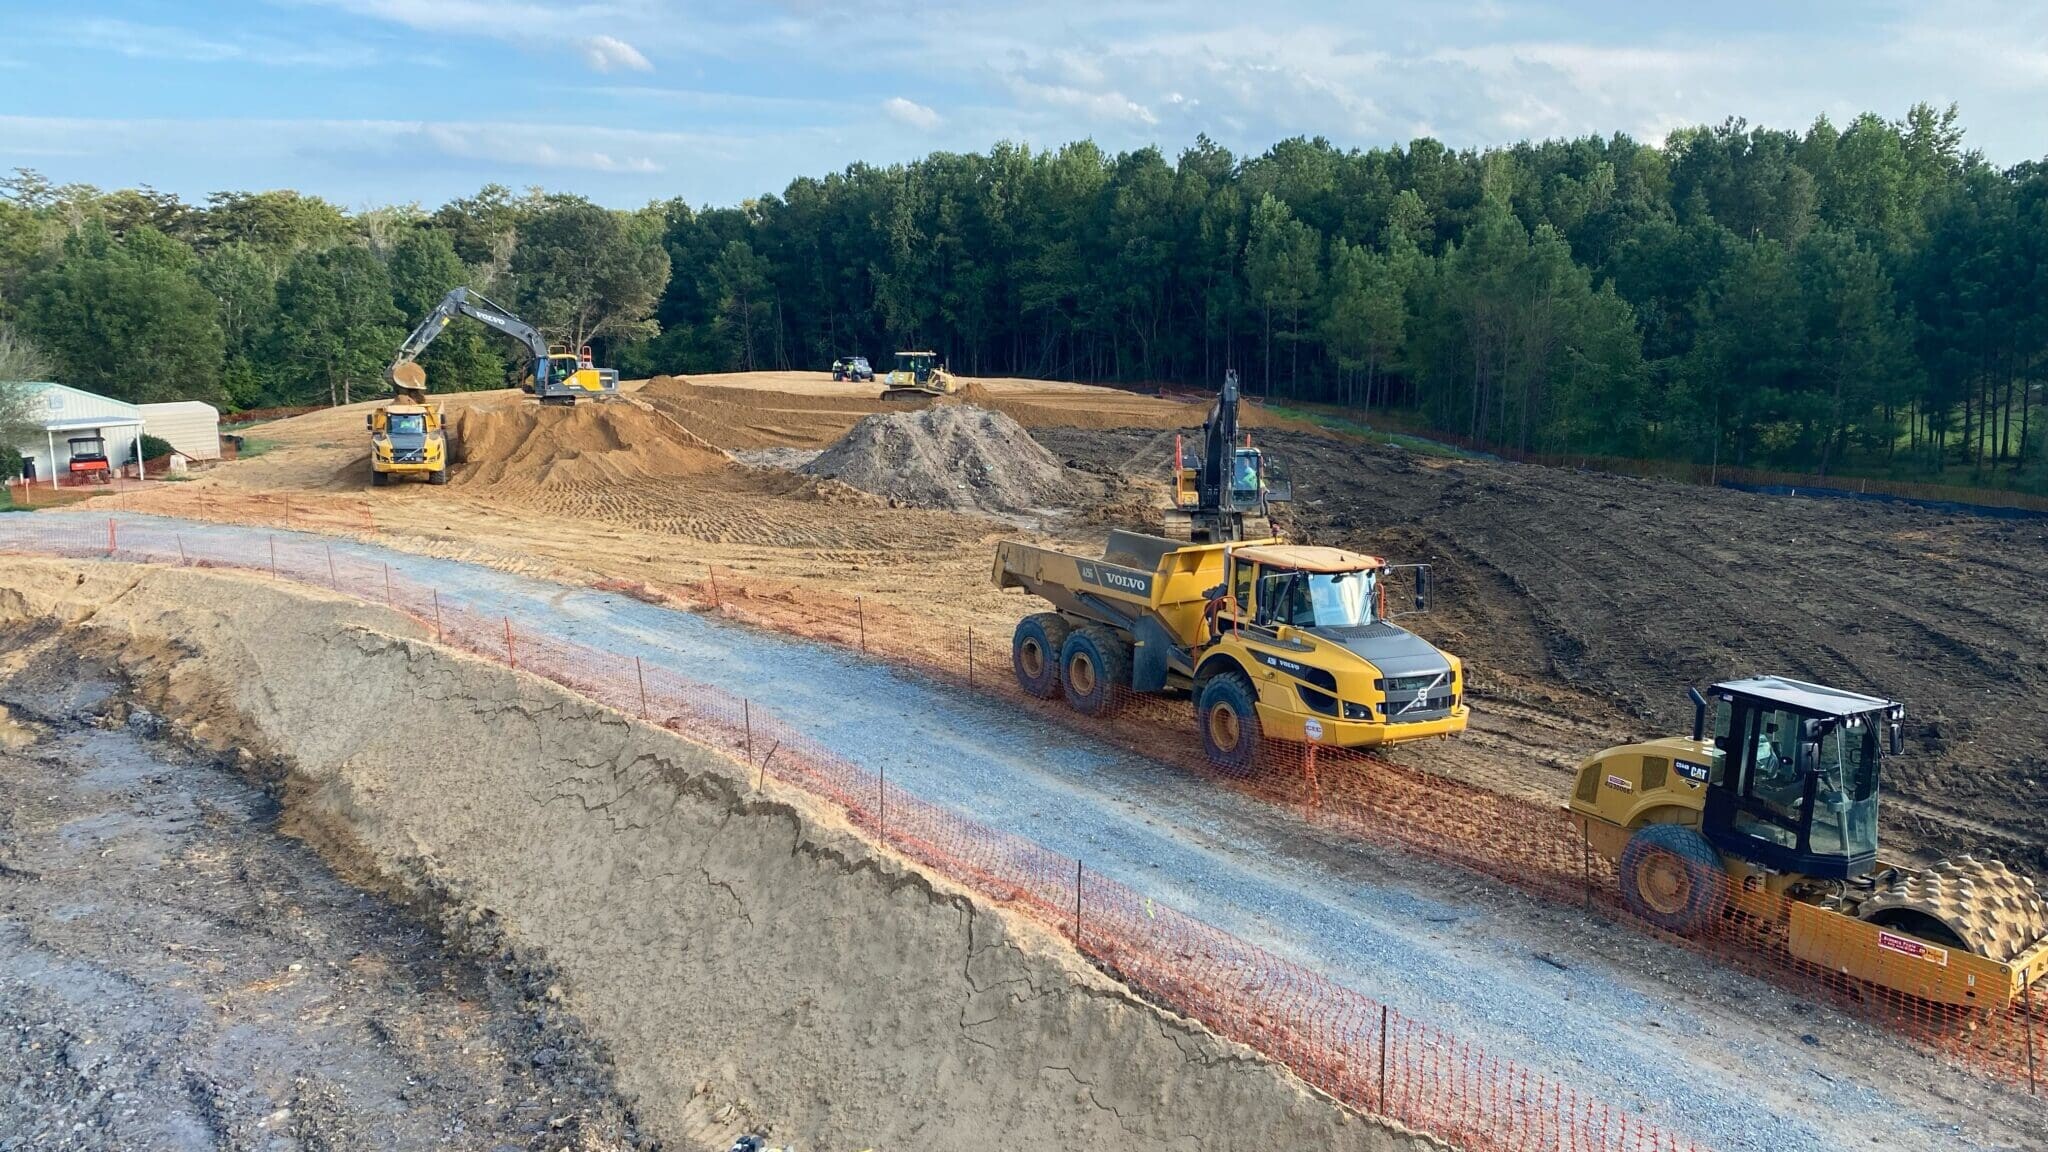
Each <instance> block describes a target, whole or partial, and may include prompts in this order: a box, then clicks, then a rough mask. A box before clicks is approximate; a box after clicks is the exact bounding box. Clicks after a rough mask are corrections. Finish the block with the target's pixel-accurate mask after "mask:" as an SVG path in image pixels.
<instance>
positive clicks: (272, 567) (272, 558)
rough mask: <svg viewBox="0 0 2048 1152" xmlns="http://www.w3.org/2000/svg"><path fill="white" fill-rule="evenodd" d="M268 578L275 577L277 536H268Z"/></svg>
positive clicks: (273, 578)
mask: <svg viewBox="0 0 2048 1152" xmlns="http://www.w3.org/2000/svg"><path fill="white" fill-rule="evenodd" d="M270 578H271V579H272V580H275V579H277V537H275V536H272V537H271V538H270Z"/></svg>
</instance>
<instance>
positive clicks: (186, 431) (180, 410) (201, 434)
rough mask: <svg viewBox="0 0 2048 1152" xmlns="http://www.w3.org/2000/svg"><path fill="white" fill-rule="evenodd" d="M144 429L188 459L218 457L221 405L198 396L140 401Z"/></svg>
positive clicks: (214, 458)
mask: <svg viewBox="0 0 2048 1152" xmlns="http://www.w3.org/2000/svg"><path fill="white" fill-rule="evenodd" d="M137 407H139V408H141V409H142V419H143V420H144V421H145V423H144V425H143V429H142V430H143V431H144V432H147V433H149V434H150V435H151V436H154V437H156V438H157V439H159V440H162V441H164V442H165V443H168V444H169V445H170V446H171V447H173V448H175V449H177V450H178V452H179V453H180V454H182V455H183V456H184V457H185V459H187V460H218V459H220V409H218V408H215V407H214V406H213V405H211V404H207V403H203V402H201V401H198V400H172V401H170V402H168V403H164V404H141V405H137Z"/></svg>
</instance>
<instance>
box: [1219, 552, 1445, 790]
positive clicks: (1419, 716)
mask: <svg viewBox="0 0 2048 1152" xmlns="http://www.w3.org/2000/svg"><path fill="white" fill-rule="evenodd" d="M1392 571H1393V569H1392V567H1391V566H1390V565H1389V564H1388V563H1387V562H1386V561H1385V560H1383V559H1381V558H1379V557H1377V556H1367V555H1364V554H1362V553H1357V552H1349V551H1345V550H1343V549H1339V548H1322V547H1312V546H1306V545H1293V544H1281V543H1253V544H1247V545H1239V546H1235V547H1230V548H1226V549H1225V552H1224V577H1225V586H1224V591H1223V595H1222V599H1221V603H1220V604H1219V605H1218V606H1217V609H1216V611H1215V613H1214V625H1213V627H1214V633H1215V634H1214V637H1213V639H1212V641H1211V643H1210V644H1209V645H1207V646H1206V647H1205V648H1204V650H1203V651H1202V654H1201V659H1200V662H1199V663H1198V664H1197V666H1196V669H1195V677H1194V688H1195V691H1196V698H1197V708H1198V710H1201V711H1202V712H1203V713H1204V714H1205V716H1206V718H1207V719H1208V720H1209V721H1210V722H1214V721H1216V720H1218V719H1219V718H1223V717H1220V714H1219V713H1218V708H1217V701H1214V700H1212V703H1211V706H1210V707H1208V708H1203V707H1202V705H1201V699H1202V697H1203V696H1205V695H1208V696H1217V695H1218V693H1217V692H1212V691H1210V683H1211V681H1214V680H1215V679H1216V678H1217V677H1219V676H1231V675H1236V676H1242V677H1243V678H1244V679H1246V680H1248V681H1249V682H1250V683H1251V684H1252V685H1253V686H1254V687H1255V688H1256V689H1257V692H1256V703H1257V719H1258V721H1259V731H1260V734H1263V735H1265V736H1268V737H1272V738H1276V739H1282V740H1300V741H1304V742H1306V743H1320V744H1334V745H1339V746H1344V747H1359V746H1372V745H1379V744H1387V743H1394V742H1398V741H1402V740H1413V739H1418V738H1421V737H1426V736H1441V735H1448V734H1450V733H1453V732H1460V731H1463V730H1464V727H1465V722H1466V719H1467V717H1468V716H1469V712H1470V710H1469V708H1467V706H1466V705H1465V702H1464V685H1463V669H1462V666H1461V664H1460V663H1459V661H1458V659H1457V658H1456V657H1455V656H1451V655H1450V654H1448V653H1445V652H1442V651H1440V650H1438V649H1437V648H1436V647H1435V646H1434V645H1432V644H1430V643H1429V642H1428V641H1426V640H1424V639H1422V638H1421V637H1420V636H1417V635H1415V634H1414V633H1413V632H1410V631H1408V630H1407V629H1405V628H1402V627H1400V626H1399V625H1397V624H1394V623H1393V622H1392V621H1391V620H1389V619H1388V618H1387V617H1388V611H1387V587H1388V581H1389V577H1390V575H1391V573H1392ZM1416 573H1417V579H1418V581H1419V583H1418V585H1417V589H1416V593H1415V595H1416V605H1415V606H1416V608H1417V609H1418V610H1419V609H1421V608H1423V607H1426V598H1427V577H1426V576H1425V575H1423V570H1422V569H1416ZM1225 703H1228V702H1225ZM1226 711H1227V709H1226ZM1228 735H1229V733H1228V732H1227V731H1217V732H1211V733H1208V734H1207V737H1208V742H1209V743H1210V744H1211V745H1212V747H1213V748H1216V749H1218V750H1225V751H1227V750H1228V745H1227V742H1224V741H1223V738H1224V737H1227V736H1228Z"/></svg>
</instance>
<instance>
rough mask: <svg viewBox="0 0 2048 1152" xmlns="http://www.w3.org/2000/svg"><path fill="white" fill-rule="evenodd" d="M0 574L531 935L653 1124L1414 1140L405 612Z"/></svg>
mask: <svg viewBox="0 0 2048 1152" xmlns="http://www.w3.org/2000/svg"><path fill="white" fill-rule="evenodd" d="M0 571H4V573H5V579H4V581H0V583H4V586H5V589H6V591H4V592H0V624H6V623H7V622H8V621H10V620H11V621H13V622H15V623H16V624H17V625H19V624H20V622H24V621H41V620H51V619H55V620H60V621H64V622H66V623H68V624H70V625H71V626H72V627H70V628H68V629H67V630H65V632H64V634H63V638H62V641H61V642H62V643H63V644H65V645H67V646H69V647H71V648H72V649H75V650H78V651H86V652H91V651H103V652H106V653H109V654H114V653H118V655H119V659H120V661H121V664H122V666H123V669H124V671H125V672H126V673H127V674H128V675H129V676H130V677H131V678H132V680H133V681H134V684H135V691H136V693H137V695H138V696H139V697H140V698H141V699H143V700H145V701H146V702H147V703H148V704H149V705H150V706H151V707H152V708H153V709H154V710H155V711H156V712H158V713H160V714H162V715H164V716H166V717H168V718H170V720H171V721H172V722H173V723H175V724H176V725H177V726H178V727H179V729H180V731H181V732H182V733H183V734H184V736H185V737H186V738H188V739H190V740H192V741H194V742H195V743H198V744H200V745H204V746H212V747H220V748H229V747H236V748H242V749H246V750H247V751H248V752H249V753H250V754H251V755H253V756H255V757H258V758H259V759H262V760H265V761H269V762H274V763H276V764H279V765H282V766H283V770H284V775H283V783H284V788H283V793H284V797H285V808H286V818H287V820H289V821H291V822H292V823H293V825H294V826H295V827H296V828H298V829H300V830H302V831H303V832H304V833H305V834H306V835H307V836H308V838H309V839H311V840H312V841H313V842H314V843H315V844H316V845H317V846H319V847H320V848H321V850H322V851H323V853H325V854H327V855H328V856H329V858H330V859H331V860H334V861H336V862H338V863H339V864H340V865H342V866H343V867H344V868H346V869H349V870H351V873H352V874H354V875H358V876H360V877H362V878H363V879H365V880H366V881H371V882H375V883H379V884H382V885H385V886H388V887H389V888H391V889H392V890H393V891H395V892H397V893H399V894H401V895H404V896H408V897H413V898H417V899H422V900H429V901H432V902H435V903H437V904H439V905H440V906H442V907H444V908H452V909H455V910H457V911H458V912H459V915H452V916H450V917H448V919H449V921H450V922H451V923H453V924H455V925H456V927H457V929H458V931H460V930H463V929H465V928H466V929H467V930H468V931H471V932H479V933H484V934H488V935H489V936H491V937H493V938H502V939H503V940H505V941H507V942H509V944H510V946H512V947H515V948H517V949H520V950H522V952H525V953H530V954H532V955H534V956H537V957H544V958H545V960H546V962H547V963H548V964H549V965H551V966H552V968H553V969H554V970H555V971H557V972H558V973H559V977H558V979H557V980H556V981H555V983H554V985H553V987H552V988H551V989H550V990H549V993H548V994H549V995H550V996H552V997H554V998H556V999H558V1000H559V1002H560V1003H561V1005H562V1006H563V1008H564V1009H566V1010H567V1011H569V1012H572V1013H573V1014H574V1015H575V1016H576V1017H578V1018H579V1019H580V1020H581V1022H582V1023H583V1024H584V1025H585V1026H586V1027H587V1028H588V1029H589V1031H590V1034H591V1035H592V1036H593V1037H595V1038H596V1039H597V1040H599V1041H601V1042H602V1043H603V1045H604V1046H605V1047H606V1048H607V1049H608V1050H609V1053H610V1056H611V1059H612V1062H613V1067H614V1069H615V1075H616V1080H617V1083H618V1086H619V1088H620V1090H621V1091H622V1092H623V1093H624V1094H625V1095H626V1096H627V1097H629V1098H630V1099H632V1100H634V1102H635V1105H636V1111H637V1117H638V1119H639V1121H640V1123H641V1124H642V1125H643V1126H644V1127H645V1128H646V1129H647V1130H648V1131H650V1132H651V1133H653V1134H655V1135H658V1136H660V1137H662V1138H664V1139H667V1140H671V1141H673V1142H675V1143H676V1144H677V1146H681V1147H707V1148H711V1147H715V1148H721V1149H722V1148H723V1147H724V1144H723V1143H721V1141H725V1142H729V1141H730V1139H731V1137H732V1134H733V1133H734V1132H735V1131H738V1130H740V1129H743V1128H747V1127H752V1126H755V1125H760V1126H763V1127H766V1128H769V1129H771V1130H772V1132H773V1134H774V1136H775V1138H776V1140H777V1141H778V1142H780V1141H788V1142H792V1143H796V1144H799V1145H800V1146H803V1147H817V1146H823V1147H848V1148H858V1147H866V1146H873V1147H886V1148H890V1149H920V1148H947V1149H954V1148H960V1149H982V1148H987V1149H996V1148H1004V1149H1010V1148H1018V1149H1035V1148H1043V1149H1048V1150H1051V1149H1060V1150H1066V1149H1075V1148H1097V1147H1101V1148H1109V1147H1114V1148H1117V1149H1120V1150H1122V1149H1150V1148H1159V1149H1166V1148H1169V1147H1171V1148H1175V1149H1182V1148H1186V1147H1189V1146H1194V1147H1201V1148H1211V1149H1228V1148H1259V1149H1265V1148H1270V1147H1275V1146H1278V1147H1316V1148H1356V1149H1396V1148H1400V1149H1411V1148H1412V1149H1420V1148H1423V1147H1428V1146H1429V1145H1428V1143H1427V1142H1426V1141H1423V1140H1421V1139H1419V1138H1416V1137H1412V1136H1404V1135H1399V1134H1396V1133H1393V1132H1391V1131H1389V1130H1387V1129H1385V1128H1383V1127H1380V1126H1378V1125H1375V1124H1372V1123H1369V1122H1367V1121H1365V1120H1363V1119H1361V1118H1359V1117H1357V1116H1355V1115H1352V1114H1350V1113H1348V1112H1346V1111H1344V1110H1343V1109H1341V1108H1340V1107H1338V1106H1336V1105H1335V1104H1333V1103H1331V1102H1330V1101H1328V1100H1327V1099H1325V1098H1323V1097H1321V1096H1320V1095H1318V1094H1315V1093H1313V1092H1311V1091H1309V1090H1307V1089H1306V1088H1304V1087H1303V1086H1302V1085H1300V1084H1299V1082H1298V1081H1296V1080H1294V1079H1293V1078H1292V1077H1291V1076H1290V1075H1288V1074H1287V1073H1286V1072H1285V1071H1284V1070H1283V1069H1280V1068H1279V1067H1277V1066H1276V1065H1274V1064H1272V1063H1271V1062H1269V1061H1266V1060H1264V1059H1262V1058H1260V1057H1258V1056H1257V1055H1256V1054H1254V1053H1251V1052H1250V1051H1248V1050H1246V1049H1244V1048H1242V1047H1239V1046H1236V1045H1233V1044H1229V1043H1227V1042H1225V1041H1222V1040H1220V1039H1218V1038H1217V1037H1215V1036H1213V1035H1211V1034H1210V1033H1208V1032H1207V1031H1206V1030H1205V1029H1203V1028H1201V1027H1200V1026H1199V1025H1196V1024H1194V1023H1191V1022H1189V1021H1186V1020H1184V1019H1181V1018H1179V1017H1177V1016H1174V1015H1172V1014H1170V1013H1166V1012H1163V1011H1161V1010H1159V1009H1157V1008H1156V1007H1153V1006H1151V1005H1148V1004H1146V1003H1144V1002H1142V1001H1140V1000H1137V999H1136V998H1134V997H1132V996H1131V995H1130V994H1129V993H1128V991H1127V990H1125V989H1124V988H1122V987H1121V986H1120V985H1117V984H1115V983H1114V982H1112V981H1110V980H1109V979H1107V978H1106V977H1104V976H1102V975H1101V974H1100V973H1098V972H1096V971H1095V970H1093V969H1092V968H1089V967H1086V966H1085V965H1082V964H1080V963H1078V962H1077V961H1076V960H1075V958H1074V957H1073V955H1072V953H1071V952H1070V951H1069V950H1067V949H1066V947H1065V946H1064V945H1063V944H1061V943H1060V942H1059V941H1058V940H1057V939H1056V938H1054V937H1052V936H1050V935H1048V934H1046V933H1044V932H1042V931H1040V930H1039V929H1038V928H1037V927H1036V926H1035V925H1032V924H1029V923H1025V922H1020V921H1018V920H1015V919H1013V918H1010V917H1008V916H1005V915H1002V914H1000V913H997V912H994V911H992V910H990V909H988V908H985V907H983V906H981V905H979V904H978V903H977V902H976V901H975V900H974V899H972V898H970V897H969V896H968V895H966V894H964V893H962V892H961V891H959V890H957V889H955V888H953V887H952V886H950V885H948V884H946V883H945V882H944V881H943V880H940V879H936V878H933V877H929V876H926V875H924V874H922V873H920V872H918V871H916V870H914V869H912V868H910V867H908V866H906V865H904V864H903V863H902V862H901V861H900V860H897V859H895V858H894V857H892V856H889V855H888V854H886V853H883V852H880V851H877V850H876V849H875V848H874V847H873V846H871V845H869V844H868V843H866V842H865V841H863V840H862V839H860V838H858V837H857V836H855V835H853V834H852V833H851V832H850V831H849V830H847V829H846V828H845V826H844V825H843V824H842V823H841V822H839V821H837V820H836V819H835V818H834V817H833V816H832V814H831V813H830V812H828V811H825V810H823V809H820V808H818V807H815V806H813V805H812V804H811V803H810V802H809V800H808V799H807V798H806V797H803V796H801V795H797V794H792V793H788V792H785V791H780V790H776V789H774V788H771V790H770V794H769V795H766V796H761V795H756V794H754V793H752V792H751V790H750V787H749V783H748V781H746V780H745V778H744V774H743V773H742V772H741V770H740V768H739V766H738V765H736V764H732V763H730V762H728V761H725V760H723V759H720V758H718V757H716V756H714V755H713V754H711V753H709V752H707V751H705V750H703V749H700V748H698V747H696V746H694V745H692V744H689V743H687V742H686V741H684V740H682V739H680V738H678V737H676V736H674V735H672V734H670V733H668V732H665V731H663V730H660V729H656V728H652V727H649V726H646V725H641V724H636V723H630V722H628V721H626V720H624V719H623V718H621V717H619V716H618V715H616V714H614V713H611V712H608V711H606V710H604V709H601V708H598V707H597V706H595V705H592V704H590V703H588V702H587V701H584V700H582V699H581V698H579V697H575V696H572V695H570V694H568V693H567V692H564V691H562V690H561V689H559V688H557V687H555V686H554V685H552V684H549V683H547V682H544V681H541V680H537V679H534V678H532V677H528V676H524V675H520V674H516V673H512V672H508V671H505V670H503V669H500V668H497V667H495V666H492V665H489V664H485V663H482V662H479V661H475V660H470V659H466V658H463V657H459V656H454V655H451V654H448V653H446V652H444V651H441V650H439V649H436V648H434V647H433V646H431V645H428V644H425V643H423V642H422V641H421V640H420V638H419V630H418V629H417V628H415V627H414V626H413V625H412V624H411V623H410V622H409V621H404V620H401V619H398V618H396V617H393V616H391V615H390V614H388V613H384V612H381V611H377V610H373V609H369V608H364V607H361V606H357V605H354V604H351V603H348V602H344V601H340V600H332V599H327V598H324V597H320V596H318V595H317V594H309V593H304V592H301V591H296V590H287V589H283V588H279V587H276V586H273V585H269V584H266V583H263V582H260V581H255V580H247V579H243V578H240V577H234V576H227V575H221V574H214V573H201V572H192V571H182V570H156V569H138V568H130V567H123V566H114V565H99V564H85V565H77V564H65V563H60V562H49V561H26V560H21V561H16V560H9V561H5V562H4V567H0ZM223 605H233V611H232V613H230V612H228V611H225V610H223V608H222V607H221V606H223ZM48 642H50V643H56V642H57V641H56V640H55V639H54V638H53V639H52V640H51V641H48Z"/></svg>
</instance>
